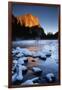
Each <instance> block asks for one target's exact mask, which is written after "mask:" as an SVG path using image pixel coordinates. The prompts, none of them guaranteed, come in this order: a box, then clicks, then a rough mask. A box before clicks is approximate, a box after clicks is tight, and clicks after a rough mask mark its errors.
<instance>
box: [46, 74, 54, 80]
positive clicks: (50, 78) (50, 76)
mask: <svg viewBox="0 0 62 90" xmlns="http://www.w3.org/2000/svg"><path fill="white" fill-rule="evenodd" d="M52 77H54V74H53V73H48V74H47V75H46V78H47V79H48V80H49V82H52V81H53V79H52Z"/></svg>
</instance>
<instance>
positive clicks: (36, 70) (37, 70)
mask: <svg viewBox="0 0 62 90" xmlns="http://www.w3.org/2000/svg"><path fill="white" fill-rule="evenodd" d="M32 71H33V73H34V74H35V75H37V76H40V75H41V73H42V70H41V69H40V68H38V67H33V68H32Z"/></svg>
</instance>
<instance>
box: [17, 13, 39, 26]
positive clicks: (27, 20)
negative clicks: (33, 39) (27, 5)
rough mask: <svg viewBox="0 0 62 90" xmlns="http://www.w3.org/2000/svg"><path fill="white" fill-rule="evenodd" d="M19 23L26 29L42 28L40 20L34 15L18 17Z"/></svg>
mask: <svg viewBox="0 0 62 90" xmlns="http://www.w3.org/2000/svg"><path fill="white" fill-rule="evenodd" d="M17 23H20V25H22V26H25V27H33V26H40V24H39V20H38V18H37V17H36V16H33V15H32V14H25V15H22V16H17Z"/></svg>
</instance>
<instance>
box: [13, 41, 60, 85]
mask: <svg viewBox="0 0 62 90" xmlns="http://www.w3.org/2000/svg"><path fill="white" fill-rule="evenodd" d="M12 45H13V48H12V56H13V66H12V82H13V84H21V85H23V84H25V83H26V84H28V83H29V82H30V84H33V85H34V84H35V83H36V84H43V83H49V82H48V80H49V79H50V80H49V81H52V83H53V82H58V73H59V71H58V67H59V59H58V41H57V40H24V41H14V42H12ZM28 47H29V48H28ZM30 47H31V49H30ZM34 47H35V48H36V49H35V50H34ZM35 71H36V72H35ZM40 71H42V73H41V74H40ZM37 73H38V76H37ZM52 76H54V80H53V78H51V77H52ZM36 77H38V80H36V81H35V83H34V82H33V81H31V80H32V79H33V78H36ZM39 78H40V79H39ZM46 78H47V79H46Z"/></svg>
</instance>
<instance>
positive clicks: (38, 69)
mask: <svg viewBox="0 0 62 90" xmlns="http://www.w3.org/2000/svg"><path fill="white" fill-rule="evenodd" d="M32 70H33V71H34V72H37V71H41V69H40V68H38V67H33V68H32Z"/></svg>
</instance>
